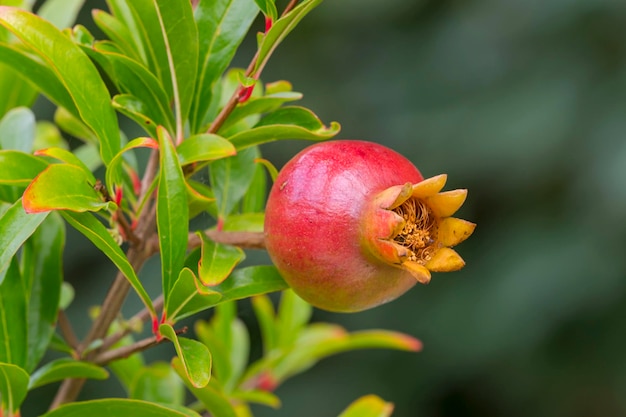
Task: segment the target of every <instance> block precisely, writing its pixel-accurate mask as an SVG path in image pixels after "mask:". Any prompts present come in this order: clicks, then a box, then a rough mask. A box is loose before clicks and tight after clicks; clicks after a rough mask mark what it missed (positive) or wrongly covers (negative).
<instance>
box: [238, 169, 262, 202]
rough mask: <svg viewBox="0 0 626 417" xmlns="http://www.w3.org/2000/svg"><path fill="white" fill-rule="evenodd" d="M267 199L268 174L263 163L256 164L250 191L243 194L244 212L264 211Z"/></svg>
mask: <svg viewBox="0 0 626 417" xmlns="http://www.w3.org/2000/svg"><path fill="white" fill-rule="evenodd" d="M266 199H267V174H266V173H265V168H263V165H260V164H256V169H255V170H254V176H253V177H252V182H251V183H250V187H248V192H247V193H246V194H245V195H244V196H243V200H242V202H241V212H242V213H262V212H263V211H265V200H266Z"/></svg>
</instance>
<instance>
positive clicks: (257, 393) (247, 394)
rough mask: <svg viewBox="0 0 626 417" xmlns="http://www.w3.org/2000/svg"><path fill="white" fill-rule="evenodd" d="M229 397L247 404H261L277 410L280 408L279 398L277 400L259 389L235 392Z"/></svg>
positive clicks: (276, 397)
mask: <svg viewBox="0 0 626 417" xmlns="http://www.w3.org/2000/svg"><path fill="white" fill-rule="evenodd" d="M231 397H232V398H234V399H237V400H240V401H244V402H247V403H256V404H261V405H264V406H266V407H271V408H274V409H278V408H280V406H281V403H280V398H278V396H276V394H274V393H272V392H269V391H264V390H260V389H255V390H249V391H235V392H233V393H232V394H231Z"/></svg>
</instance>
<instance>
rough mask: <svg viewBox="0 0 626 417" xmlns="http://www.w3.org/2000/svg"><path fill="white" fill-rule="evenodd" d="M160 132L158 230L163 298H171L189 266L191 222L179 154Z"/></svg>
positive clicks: (160, 128) (165, 132)
mask: <svg viewBox="0 0 626 417" xmlns="http://www.w3.org/2000/svg"><path fill="white" fill-rule="evenodd" d="M157 132H158V138H159V149H160V166H161V174H160V175H159V190H158V195H157V227H158V230H159V248H160V250H161V271H162V274H163V294H165V295H166V296H167V295H169V293H170V290H171V289H172V286H173V285H174V282H175V280H176V278H178V274H179V273H180V270H181V269H182V268H183V265H184V263H185V252H186V251H187V237H188V234H189V218H188V211H187V190H186V187H185V179H184V177H183V171H182V169H181V167H180V164H179V162H178V157H177V156H176V150H175V149H174V145H173V144H172V140H171V138H170V135H169V134H168V133H167V131H166V130H165V129H163V128H162V127H161V126H159V128H158V129H157Z"/></svg>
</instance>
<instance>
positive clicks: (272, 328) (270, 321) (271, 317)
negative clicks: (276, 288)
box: [251, 295, 277, 355]
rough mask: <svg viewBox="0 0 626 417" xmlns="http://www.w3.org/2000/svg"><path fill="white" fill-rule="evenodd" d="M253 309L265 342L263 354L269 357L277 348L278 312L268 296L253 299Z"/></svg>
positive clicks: (258, 296)
mask: <svg viewBox="0 0 626 417" xmlns="http://www.w3.org/2000/svg"><path fill="white" fill-rule="evenodd" d="M251 301H252V308H253V309H254V314H255V315H256V318H257V321H258V322H259V328H260V329H261V338H262V340H263V352H264V354H265V355H267V354H268V353H269V352H271V351H272V350H273V349H274V348H275V347H276V339H277V330H276V321H275V320H276V312H275V311H274V305H273V304H272V301H271V300H270V298H269V297H268V296H267V295H257V296H255V297H252V299H251Z"/></svg>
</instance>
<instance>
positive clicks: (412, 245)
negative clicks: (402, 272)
mask: <svg viewBox="0 0 626 417" xmlns="http://www.w3.org/2000/svg"><path fill="white" fill-rule="evenodd" d="M393 211H395V212H396V213H397V214H399V215H400V216H402V218H403V219H404V221H405V224H404V227H403V228H402V230H401V231H400V233H398V235H397V236H396V237H395V238H394V240H395V241H396V242H397V243H399V244H401V245H402V246H404V247H406V248H407V249H409V250H410V251H411V254H410V255H409V257H408V260H410V261H413V262H417V263H419V264H422V265H424V264H425V263H426V262H428V261H429V260H430V259H431V258H432V255H433V253H434V252H435V249H436V248H435V244H436V240H437V218H436V216H435V215H434V214H433V212H432V211H431V210H430V208H429V207H428V205H426V203H424V202H423V201H422V200H419V199H417V198H409V199H408V200H406V201H405V202H404V203H402V204H401V205H400V206H398V207H396V208H395V209H394V210H393Z"/></svg>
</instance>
